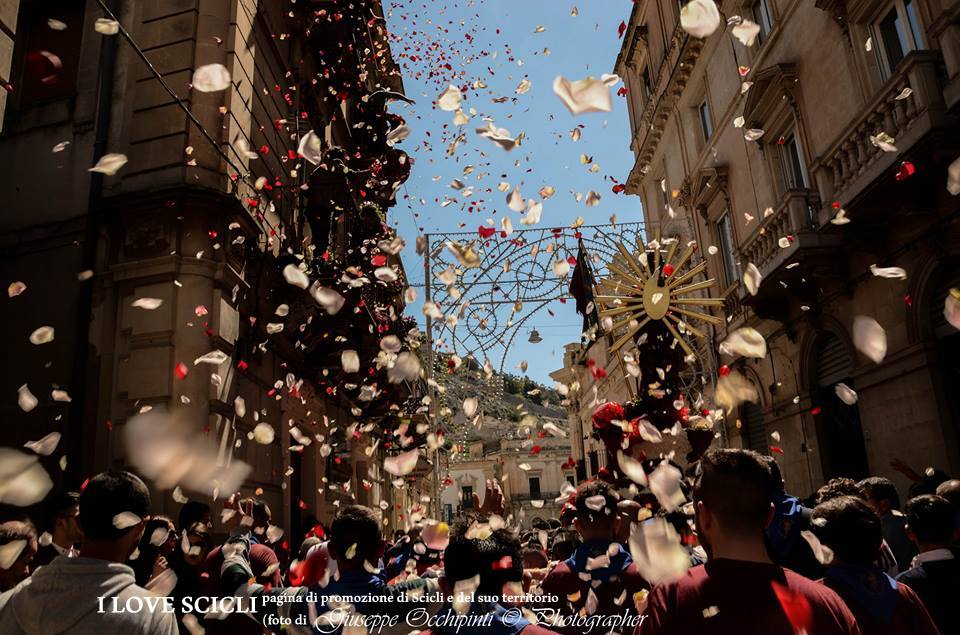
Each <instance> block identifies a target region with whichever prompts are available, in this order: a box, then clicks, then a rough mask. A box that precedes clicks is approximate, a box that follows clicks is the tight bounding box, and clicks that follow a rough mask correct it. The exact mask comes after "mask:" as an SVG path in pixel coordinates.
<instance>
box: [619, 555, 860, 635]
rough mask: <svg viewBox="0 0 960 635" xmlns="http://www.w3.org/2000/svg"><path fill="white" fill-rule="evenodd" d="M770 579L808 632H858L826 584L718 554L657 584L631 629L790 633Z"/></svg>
mask: <svg viewBox="0 0 960 635" xmlns="http://www.w3.org/2000/svg"><path fill="white" fill-rule="evenodd" d="M774 583H777V584H779V585H780V586H781V587H784V588H785V589H784V591H783V592H784V593H785V594H788V595H789V596H790V600H789V601H788V603H787V604H788V608H787V610H789V611H790V612H791V614H792V615H793V616H794V620H795V621H801V622H805V623H803V624H798V627H805V630H806V632H807V634H808V635H834V634H836V635H860V633H861V631H860V628H859V627H858V626H857V622H856V619H855V618H854V616H853V613H851V612H850V609H848V608H847V606H846V604H844V602H843V600H842V599H840V596H839V595H837V594H836V593H834V592H833V591H831V590H830V589H828V588H827V587H825V586H823V585H821V584H817V583H816V582H814V581H813V580H809V579H807V578H805V577H803V576H801V575H800V574H798V573H794V572H793V571H790V570H789V569H784V568H782V567H779V566H777V565H775V564H765V563H760V562H746V561H742V560H728V559H724V558H718V559H715V560H711V561H710V562H708V563H707V564H705V565H700V566H696V567H693V568H691V569H690V570H688V571H687V572H686V574H684V576H683V577H682V578H680V579H679V580H677V581H675V582H671V583H667V584H661V585H659V586H657V587H656V588H655V589H654V590H653V592H652V593H651V594H650V596H649V598H648V604H647V617H646V619H645V620H644V621H643V622H642V623H641V625H640V626H639V627H638V629H637V631H636V635H664V634H666V633H670V634H673V633H677V634H678V635H679V634H683V635H686V634H688V633H696V634H697V635H711V634H713V633H717V634H723V635H726V634H730V635H743V634H744V633H763V634H764V635H781V634H782V635H796V633H797V632H799V629H795V628H794V626H793V625H792V624H791V622H790V619H789V618H788V616H787V611H786V610H785V609H784V606H783V605H782V604H781V600H780V599H779V598H778V597H777V594H776V592H775V591H774V587H773V584H774Z"/></svg>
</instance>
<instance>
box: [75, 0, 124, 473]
mask: <svg viewBox="0 0 960 635" xmlns="http://www.w3.org/2000/svg"><path fill="white" fill-rule="evenodd" d="M107 2H108V4H109V6H110V9H111V11H113V12H116V9H117V4H118V0H107ZM88 37H98V39H99V40H100V61H99V64H98V68H99V72H98V74H97V104H96V114H95V115H94V128H93V130H94V142H93V160H92V161H91V162H90V165H96V163H97V161H99V160H100V158H101V157H102V156H103V155H104V154H106V152H107V144H108V142H109V137H110V108H111V105H112V101H113V100H112V96H113V85H114V69H115V68H116V61H117V47H118V39H117V38H116V37H99V36H92V35H91V36H88ZM103 177H104V175H103V174H100V173H98V172H91V173H90V191H89V196H88V198H87V222H86V229H85V232H84V239H83V247H82V250H83V251H82V256H81V269H80V270H81V271H86V270H90V271H96V266H97V243H98V240H99V237H100V227H101V225H102V222H103V211H102V208H101V204H102V196H103ZM94 290H95V289H94V281H93V280H90V281H89V282H86V283H84V284H83V288H82V291H81V294H80V301H79V303H78V305H77V312H76V324H75V330H76V341H75V345H74V352H73V371H72V377H71V380H70V394H71V397H72V401H71V402H70V408H69V411H68V413H69V418H68V423H67V431H66V432H67V455H68V456H69V457H70V459H71V460H69V461H68V462H67V469H66V474H65V483H66V485H67V486H68V487H70V488H77V487H78V486H79V485H80V483H81V482H82V479H83V478H84V475H85V474H89V473H90V472H91V471H92V469H93V466H92V465H86V464H85V463H86V462H89V461H90V458H87V459H85V460H82V459H81V457H89V456H90V455H89V453H85V452H84V451H83V445H84V444H83V441H84V438H85V436H86V435H87V433H88V430H87V426H85V425H84V424H85V423H86V416H85V415H86V412H87V411H88V410H92V412H93V416H94V417H95V416H96V396H94V397H93V398H92V399H90V400H89V402H92V403H89V402H88V390H89V387H88V382H87V375H88V371H89V364H88V357H89V355H90V348H91V347H90V325H91V312H92V310H93V294H94ZM91 429H92V428H91Z"/></svg>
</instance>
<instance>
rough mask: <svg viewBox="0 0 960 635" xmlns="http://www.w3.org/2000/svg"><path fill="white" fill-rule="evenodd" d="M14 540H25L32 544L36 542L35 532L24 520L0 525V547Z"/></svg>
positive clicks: (31, 525)
mask: <svg viewBox="0 0 960 635" xmlns="http://www.w3.org/2000/svg"><path fill="white" fill-rule="evenodd" d="M14 540H26V541H27V543H32V542H35V541H36V540H37V530H36V529H34V527H33V524H32V523H30V522H29V521H26V520H8V521H7V522H5V523H2V524H0V545H5V544H7V543H11V542H13V541H14Z"/></svg>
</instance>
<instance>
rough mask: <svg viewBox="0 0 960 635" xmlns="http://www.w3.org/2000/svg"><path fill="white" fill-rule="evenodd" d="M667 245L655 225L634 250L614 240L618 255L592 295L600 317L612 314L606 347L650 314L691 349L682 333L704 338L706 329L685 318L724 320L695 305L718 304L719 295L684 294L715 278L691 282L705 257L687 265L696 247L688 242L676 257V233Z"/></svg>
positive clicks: (629, 335) (621, 341)
mask: <svg viewBox="0 0 960 635" xmlns="http://www.w3.org/2000/svg"><path fill="white" fill-rule="evenodd" d="M665 242H669V245H663V244H661V241H660V231H659V230H657V232H656V235H655V237H654V240H653V242H651V243H650V244H649V245H643V244H641V243H638V244H637V246H638V247H639V250H638V251H631V250H630V249H628V248H627V247H626V246H625V245H624V244H623V243H618V244H617V252H618V253H617V255H615V256H614V259H613V262H611V263H610V264H608V265H607V269H608V270H609V271H610V277H609V278H605V279H603V280H601V281H600V282H599V284H598V285H597V287H596V289H595V295H594V300H595V301H596V303H597V306H598V308H599V311H600V318H601V319H603V318H610V319H611V320H613V323H612V326H611V327H610V328H609V329H608V332H609V333H611V334H613V336H614V337H615V338H616V339H615V340H614V343H613V346H611V349H610V350H611V351H613V352H619V351H620V349H622V348H623V347H624V346H625V345H626V344H627V343H628V342H630V341H632V340H633V339H634V338H635V337H636V336H637V335H638V334H639V333H640V332H641V331H642V330H643V328H644V327H645V326H646V325H647V324H648V323H649V322H650V321H651V320H659V321H661V322H662V323H663V325H664V326H665V327H666V328H667V330H668V331H669V332H670V334H671V335H673V337H674V338H676V340H677V342H678V343H679V344H680V346H681V347H682V348H683V351H684V353H686V354H687V355H688V356H689V355H694V356H695V355H696V352H695V351H694V349H693V347H692V346H691V345H690V343H689V342H688V341H687V340H686V338H685V337H684V334H687V333H689V334H691V335H694V336H696V337H700V338H704V337H706V333H704V332H703V331H701V330H700V329H698V328H696V327H694V326H692V325H691V324H690V322H689V321H688V320H691V319H693V320H702V321H704V322H708V323H710V324H714V325H718V324H722V323H723V318H721V317H719V316H716V315H710V314H709V313H703V312H701V311H697V310H695V308H698V307H712V306H714V307H715V306H722V305H723V300H722V299H720V298H701V297H687V296H689V294H691V293H695V292H697V291H703V290H705V289H709V288H710V287H712V286H713V285H714V283H715V281H714V280H713V279H712V278H711V279H708V280H704V281H702V282H690V281H691V280H693V278H695V277H696V276H697V275H699V274H700V273H702V272H703V271H704V270H706V268H707V263H706V261H701V262H700V263H698V264H697V265H695V266H693V267H689V268H688V265H689V264H690V259H691V258H692V257H693V254H694V253H695V252H696V250H697V245H696V243H694V242H691V243H690V244H688V245H687V248H686V250H685V251H684V252H683V255H682V256H680V258H679V259H678V260H676V261H674V257H675V256H676V255H677V251H678V247H679V246H680V241H679V239H676V238H674V239H670V240H669V241H665Z"/></svg>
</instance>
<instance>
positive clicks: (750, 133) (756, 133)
mask: <svg viewBox="0 0 960 635" xmlns="http://www.w3.org/2000/svg"><path fill="white" fill-rule="evenodd" d="M709 1H711V0H708V2H709ZM764 132H765V131H764V130H760V129H759V128H750V129H749V130H747V131H746V132H744V133H743V138H744V139H746V140H747V141H756V140H757V139H759V138H760V137H762V136H763V133H764Z"/></svg>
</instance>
